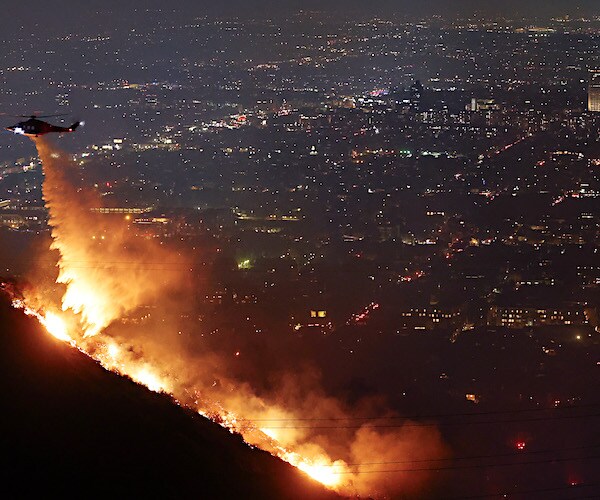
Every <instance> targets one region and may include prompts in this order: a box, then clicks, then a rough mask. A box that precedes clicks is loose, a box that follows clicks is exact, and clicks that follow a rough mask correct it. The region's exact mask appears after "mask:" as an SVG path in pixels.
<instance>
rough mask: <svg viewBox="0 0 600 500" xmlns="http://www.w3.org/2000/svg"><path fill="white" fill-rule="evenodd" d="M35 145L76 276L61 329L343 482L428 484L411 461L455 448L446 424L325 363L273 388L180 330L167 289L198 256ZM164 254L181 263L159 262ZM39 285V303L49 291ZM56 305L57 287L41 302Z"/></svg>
mask: <svg viewBox="0 0 600 500" xmlns="http://www.w3.org/2000/svg"><path fill="white" fill-rule="evenodd" d="M35 144H36V147H37V149H38V153H39V155H40V158H41V160H42V164H43V168H44V175H45V180H44V186H43V196H44V200H45V203H46V206H47V208H48V211H49V217H50V218H49V221H50V226H51V228H52V244H51V248H52V249H54V250H56V251H57V252H58V269H59V274H58V279H57V282H58V283H59V284H61V285H62V286H64V294H63V296H62V303H61V308H62V310H63V316H62V318H57V317H55V316H54V315H53V316H52V318H51V324H52V330H53V331H59V335H58V336H59V337H60V338H68V339H73V342H74V343H76V344H77V345H78V347H79V348H80V349H82V350H84V351H85V352H87V353H88V354H89V355H90V356H92V357H94V358H95V359H97V360H98V361H99V362H100V363H102V365H103V366H104V367H106V368H107V369H110V370H113V371H116V372H118V373H121V374H123V375H126V376H128V377H130V378H132V379H133V380H136V381H138V382H140V383H142V384H144V385H146V386H147V387H149V388H150V389H152V390H155V391H164V392H168V393H170V394H172V396H173V398H174V399H175V400H176V401H177V402H178V403H179V404H181V405H184V406H187V407H189V408H193V409H194V410H196V411H197V412H199V413H200V414H202V415H205V416H207V417H209V418H211V419H213V420H214V421H216V422H218V423H220V424H221V425H223V426H226V427H228V428H229V429H230V430H231V431H232V432H237V433H240V434H241V435H242V437H243V438H244V440H245V441H246V442H247V443H249V444H251V445H253V446H258V447H260V448H262V449H264V450H266V451H268V452H270V453H272V454H273V455H276V456H278V457H280V458H282V459H283V460H286V461H288V462H290V463H292V464H293V465H295V466H297V467H298V468H300V469H301V470H303V471H305V472H306V473H308V474H309V475H311V476H312V477H313V478H315V479H317V480H318V481H320V482H322V483H323V484H325V485H327V486H329V487H331V488H333V489H335V490H336V491H339V492H340V493H343V494H347V495H357V494H358V495H361V496H362V495H364V496H374V497H381V498H386V497H390V496H397V495H402V496H405V495H411V494H415V492H418V491H419V488H420V487H421V485H422V484H423V483H424V482H426V481H427V480H428V479H429V478H428V476H426V473H425V472H418V473H415V472H410V471H405V469H410V465H411V461H425V460H432V459H437V458H440V457H443V456H446V449H445V446H444V444H443V442H442V439H441V437H440V434H439V432H438V431H437V430H436V429H435V428H433V427H423V426H418V425H414V424H410V423H408V422H404V421H403V420H402V419H400V418H399V417H398V416H397V415H394V414H393V413H391V412H389V411H386V410H385V408H384V406H383V405H382V401H381V400H375V399H373V400H369V401H367V400H365V401H362V402H360V403H358V404H353V405H349V404H347V403H345V402H344V401H342V400H340V399H337V398H335V397H333V396H331V395H328V394H326V393H325V392H324V391H323V389H322V388H321V383H320V374H319V372H318V370H316V369H309V370H303V371H300V369H296V370H294V369H290V370H289V371H288V372H287V373H284V374H280V373H278V374H277V380H278V382H277V383H276V384H272V385H271V386H270V387H268V388H265V387H259V385H260V384H257V383H253V381H252V380H244V379H242V378H240V376H239V375H235V376H234V375H232V373H234V370H232V367H231V361H230V360H228V359H226V358H225V357H224V356H223V355H221V354H218V353H217V352H214V351H210V352H207V351H205V350H203V349H202V348H201V346H199V345H195V346H193V347H194V348H193V349H190V348H189V347H190V346H189V345H186V343H188V344H189V342H192V343H193V342H194V340H193V339H194V335H192V336H191V339H192V340H189V338H188V340H186V341H184V340H183V338H182V337H181V336H180V335H179V334H180V329H181V322H182V319H181V314H180V311H181V309H177V308H176V307H173V304H172V303H169V305H168V307H167V306H166V305H165V297H168V296H170V295H171V294H173V293H175V292H176V291H181V290H182V287H186V286H187V285H188V274H186V271H187V269H188V268H189V264H187V262H186V259H184V258H183V257H182V255H181V254H180V253H179V252H177V251H176V250H174V249H169V248H166V246H163V245H161V244H160V243H159V242H157V241H156V240H154V239H146V238H142V237H139V236H136V235H135V232H134V231H133V230H132V229H131V224H130V221H128V220H126V219H125V218H124V217H123V216H119V217H111V216H106V215H102V214H98V213H96V212H95V211H93V209H94V208H98V207H100V206H101V198H100V196H99V195H98V194H97V193H95V192H94V191H93V190H90V189H89V188H84V187H81V186H80V184H81V180H80V175H79V166H78V165H77V163H76V162H74V161H73V160H72V159H71V158H70V157H69V156H68V155H67V154H65V153H64V152H61V151H59V150H57V149H56V148H55V147H54V146H53V145H52V144H51V143H49V142H48V141H46V140H44V139H39V138H38V139H36V140H35ZM161 262H163V263H164V262H177V263H178V264H180V265H177V266H173V267H171V268H165V270H164V271H163V272H159V273H157V272H156V263H161ZM34 291H35V292H36V295H37V300H36V306H39V304H40V302H43V297H42V298H41V299H40V295H43V290H42V289H41V288H40V289H38V290H34ZM149 303H163V306H164V307H163V308H164V309H168V311H169V312H168V313H164V314H163V313H161V316H160V318H157V317H153V318H150V319H147V320H146V322H145V323H144V324H143V325H139V326H137V327H136V326H135V325H133V326H132V325H130V324H124V323H123V322H122V321H121V320H123V318H124V317H125V316H126V315H127V314H128V313H131V312H133V311H135V310H136V309H137V308H139V307H140V306H143V305H147V304H149ZM31 307H33V306H31ZM182 307H185V304H183V305H182ZM51 308H52V300H51V297H48V299H47V304H43V303H42V305H41V307H38V310H41V311H49V310H50V309H51ZM186 321H188V324H186V325H185V327H186V329H187V330H189V331H191V332H192V334H195V335H196V336H197V338H200V336H201V334H202V332H201V328H202V327H201V325H199V324H197V323H195V322H194V321H192V320H186ZM47 323H50V321H49V317H48V316H46V318H45V323H44V324H47ZM77 323H78V324H77ZM48 329H49V330H50V328H48ZM61 329H64V330H65V331H60V330H61ZM253 361H254V363H257V364H260V363H261V359H254V360H253ZM268 369H269V368H268V367H266V366H265V367H264V370H268ZM374 415H377V416H379V418H373V416H374ZM390 424H391V425H390ZM390 469H392V470H391V471H390Z"/></svg>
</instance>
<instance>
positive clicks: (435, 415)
mask: <svg viewBox="0 0 600 500" xmlns="http://www.w3.org/2000/svg"><path fill="white" fill-rule="evenodd" d="M598 406H600V402H598V403H589V404H583V405H573V406H550V407H546V408H519V409H516V410H499V411H480V412H477V411H474V412H463V413H432V414H417V415H393V416H392V415H390V416H380V417H374V416H368V417H306V418H255V419H253V418H240V419H238V420H241V421H243V420H250V421H252V422H288V421H291V422H297V421H348V420H399V419H403V420H404V419H418V418H446V417H471V416H480V415H505V414H511V413H529V412H542V411H549V412H550V411H559V410H575V409H579V408H595V407H598Z"/></svg>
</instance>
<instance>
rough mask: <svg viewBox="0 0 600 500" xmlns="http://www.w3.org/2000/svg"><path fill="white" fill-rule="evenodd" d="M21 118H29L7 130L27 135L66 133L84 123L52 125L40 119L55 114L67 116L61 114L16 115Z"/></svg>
mask: <svg viewBox="0 0 600 500" xmlns="http://www.w3.org/2000/svg"><path fill="white" fill-rule="evenodd" d="M16 116H18V117H21V118H29V120H25V121H23V122H19V123H17V124H16V125H12V126H10V127H6V130H9V131H10V132H13V133H15V134H21V135H26V136H27V137H39V136H40V135H44V134H49V133H51V132H57V133H60V134H62V133H65V132H74V131H75V129H76V128H77V127H79V126H80V125H83V122H80V121H76V122H75V123H73V125H71V126H70V127H59V126H58V125H52V124H51V123H48V122H45V121H43V120H40V118H51V117H53V116H65V114H60V115H16Z"/></svg>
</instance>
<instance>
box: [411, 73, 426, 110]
mask: <svg viewBox="0 0 600 500" xmlns="http://www.w3.org/2000/svg"><path fill="white" fill-rule="evenodd" d="M409 92H410V109H412V110H413V111H414V112H415V113H419V112H420V111H422V110H423V109H422V107H423V106H422V101H423V84H422V83H421V82H420V81H419V80H417V81H416V82H415V83H413V84H412V85H411V86H410V89H409Z"/></svg>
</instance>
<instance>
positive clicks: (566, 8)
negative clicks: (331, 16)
mask: <svg viewBox="0 0 600 500" xmlns="http://www.w3.org/2000/svg"><path fill="white" fill-rule="evenodd" d="M148 8H152V9H156V8H160V9H163V10H175V11H178V12H180V13H181V14H182V15H185V16H198V15H211V14H214V15H240V16H249V15H252V16H257V15H261V14H262V15H270V14H281V13H289V12H294V11H298V10H332V11H337V12H339V13H340V14H350V13H351V12H355V11H356V12H360V13H361V14H362V15H365V14H366V15H368V14H369V13H371V12H372V13H373V14H378V15H381V14H391V13H396V14H402V13H406V14H411V15H427V14H439V15H443V16H448V17H453V16H456V15H459V16H462V15H465V14H471V13H474V12H478V13H482V14H504V15H507V16H511V15H514V14H515V13H518V14H524V15H539V16H541V17H547V16H553V15H559V14H566V13H568V14H571V15H578V14H579V15H581V14H586V15H593V14H596V15H600V6H599V1H598V0H503V1H497V0H420V1H414V0H369V1H365V0H254V1H253V0H223V1H221V2H215V1H207V0H169V1H166V0H144V1H143V2H137V1H135V2H134V1H132V0H121V1H117V0H103V1H99V0H88V1H86V2H81V1H73V0H66V1H63V2H59V3H56V2H47V1H41V0H32V1H29V2H25V3H19V2H12V3H7V4H6V5H3V6H2V20H0V27H2V28H3V29H9V28H10V27H11V26H12V27H15V26H24V27H31V26H33V24H37V25H38V28H41V25H43V24H47V23H48V24H55V23H58V24H60V25H63V26H64V25H65V24H68V23H75V24H76V23H86V24H87V23H90V22H91V23H93V22H95V21H98V19H95V18H96V17H97V13H98V12H99V11H100V12H103V13H104V12H110V13H111V15H113V16H114V17H115V19H116V20H118V19H119V18H120V19H123V18H125V17H129V16H131V15H132V14H133V15H137V16H143V11H144V10H145V9H148ZM134 11H135V13H134ZM41 29H43V28H41Z"/></svg>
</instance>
